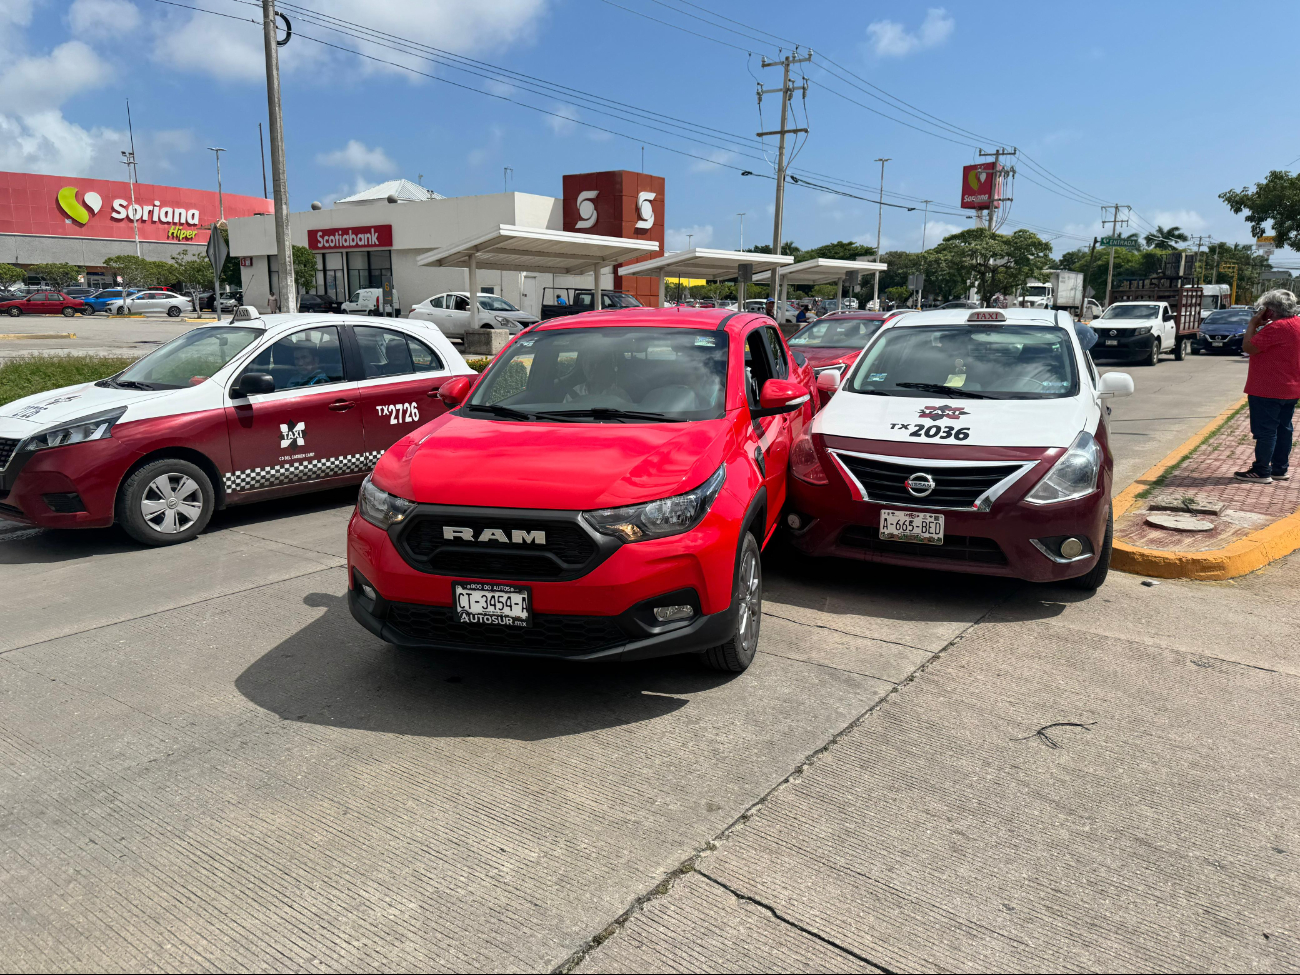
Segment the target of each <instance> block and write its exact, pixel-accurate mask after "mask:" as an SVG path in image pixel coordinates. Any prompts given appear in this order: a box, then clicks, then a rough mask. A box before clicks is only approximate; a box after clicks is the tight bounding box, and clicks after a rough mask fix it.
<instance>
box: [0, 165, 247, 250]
mask: <svg viewBox="0 0 1300 975" xmlns="http://www.w3.org/2000/svg"><path fill="white" fill-rule="evenodd" d="M224 203H225V215H226V217H227V219H229V218H231V217H251V216H252V215H253V214H256V213H270V212H271V209H272V204H271V201H270V200H265V199H262V198H261V197H257V196H239V195H238V194H235V193H227V194H225V200H224ZM220 215H221V206H220V204H219V203H218V200H217V194H216V193H213V192H209V191H208V190H187V189H181V188H179V187H175V186H158V185H155V184H153V183H136V184H135V185H134V186H132V185H131V184H130V183H122V182H118V181H117V180H109V179H80V178H77V177H71V176H44V175H41V174H37V173H0V234H23V235H29V236H43V237H82V238H87V237H88V238H101V239H106V240H134V239H135V237H136V235H137V234H138V235H139V237H140V239H141V240H154V241H181V242H188V241H193V242H195V243H205V242H206V241H207V239H208V227H209V226H211V225H212V224H213V223H215V222H216V221H217V220H218V219H220Z"/></svg>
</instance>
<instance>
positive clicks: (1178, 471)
mask: <svg viewBox="0 0 1300 975" xmlns="http://www.w3.org/2000/svg"><path fill="white" fill-rule="evenodd" d="M1293 454H1294V451H1293ZM1254 458H1255V441H1254V439H1253V438H1252V437H1251V435H1250V414H1249V411H1248V410H1247V409H1246V408H1244V407H1243V408H1242V409H1241V410H1240V411H1238V412H1237V413H1236V414H1234V415H1233V416H1232V417H1231V418H1230V419H1229V420H1228V421H1227V422H1226V423H1225V424H1224V425H1223V427H1222V428H1221V429H1220V430H1219V431H1218V432H1217V433H1215V434H1214V435H1213V436H1211V437H1210V438H1209V439H1207V440H1206V441H1205V442H1204V443H1202V444H1201V445H1200V446H1198V447H1197V448H1196V449H1195V450H1194V451H1193V452H1192V454H1191V455H1190V456H1189V457H1188V458H1187V459H1186V460H1184V461H1183V462H1182V463H1181V464H1179V465H1178V466H1177V467H1176V468H1175V469H1174V470H1173V472H1172V473H1170V474H1169V475H1168V476H1167V477H1166V478H1165V479H1164V481H1163V483H1160V484H1158V485H1157V486H1156V487H1155V488H1154V489H1151V490H1148V491H1147V492H1144V493H1145V494H1146V497H1144V498H1142V499H1141V500H1140V501H1139V502H1138V503H1136V504H1134V505H1133V506H1132V507H1131V508H1130V509H1129V510H1128V511H1127V512H1125V513H1124V514H1123V515H1122V516H1121V517H1120V518H1119V520H1118V521H1117V523H1116V526H1115V535H1116V538H1117V540H1119V541H1122V542H1126V543H1128V544H1130V545H1134V546H1138V547H1141V548H1147V549H1158V550H1162V551H1170V552H1208V551H1213V550H1216V549H1221V548H1224V547H1225V546H1227V545H1229V544H1231V543H1232V542H1236V541H1239V540H1241V539H1243V538H1245V537H1246V536H1248V535H1250V534H1251V533H1253V532H1256V531H1259V530H1260V529H1261V528H1265V527H1267V526H1269V525H1271V524H1273V523H1274V522H1276V521H1278V520H1280V519H1282V518H1286V517H1288V516H1290V515H1292V514H1294V513H1295V512H1296V511H1297V510H1300V479H1296V478H1292V479H1291V480H1288V481H1275V482H1274V483H1272V484H1258V483H1252V482H1249V481H1239V480H1237V479H1236V478H1234V477H1233V473H1234V472H1235V471H1241V470H1245V469H1247V468H1248V467H1250V466H1251V465H1252V464H1253V462H1254ZM1179 508H1181V509H1182V511H1181V512H1180V511H1178V509H1179ZM1171 509H1173V510H1171ZM1216 509H1217V510H1216ZM1170 514H1181V515H1182V516H1184V517H1189V518H1190V519H1191V521H1192V522H1194V523H1199V524H1198V526H1197V527H1198V529H1200V528H1205V529H1206V530H1177V529H1171V528H1167V527H1160V526H1157V525H1154V524H1151V523H1150V519H1151V518H1152V517H1153V516H1154V517H1155V518H1156V519H1157V520H1159V519H1160V518H1162V517H1163V516H1168V515H1170ZM1207 526H1208V527H1207Z"/></svg>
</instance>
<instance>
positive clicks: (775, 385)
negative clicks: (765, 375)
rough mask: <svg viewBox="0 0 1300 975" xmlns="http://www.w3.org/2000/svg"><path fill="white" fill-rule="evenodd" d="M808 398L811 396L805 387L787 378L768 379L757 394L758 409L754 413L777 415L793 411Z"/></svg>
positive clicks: (757, 414)
mask: <svg viewBox="0 0 1300 975" xmlns="http://www.w3.org/2000/svg"><path fill="white" fill-rule="evenodd" d="M809 399H811V397H810V396H809V395H808V390H807V388H806V387H804V386H801V385H799V384H798V383H792V382H790V380H788V379H769V380H768V381H767V382H765V383H763V389H762V390H761V391H760V392H759V394H758V410H757V411H756V412H755V414H754V415H756V416H778V415H779V414H782V413H793V412H794V411H795V410H797V409H799V408H800V407H801V406H803V405H804V403H807V402H808V400H809Z"/></svg>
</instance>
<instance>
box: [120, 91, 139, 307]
mask: <svg viewBox="0 0 1300 975" xmlns="http://www.w3.org/2000/svg"><path fill="white" fill-rule="evenodd" d="M126 130H127V132H128V133H130V136H131V151H130V152H129V153H128V152H124V153H122V155H123V156H125V157H126V158H125V159H124V160H123V163H122V164H123V165H124V166H126V178H127V180H128V181H129V182H130V183H131V210H130V211H128V212H129V213H134V214H136V215H135V216H132V217H131V229H132V230H133V231H135V256H136V257H139V256H140V219H139V216H138V214H139V212H140V211H139V210H138V209H136V205H135V184H136V182H137V181H138V180H139V179H140V169H139V167H138V166H136V164H135V127H134V126H132V125H131V99H129V98H128V99H127V100H126ZM122 300H123V301H125V300H126V288H125V285H124V286H123V290H122Z"/></svg>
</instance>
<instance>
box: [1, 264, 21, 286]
mask: <svg viewBox="0 0 1300 975" xmlns="http://www.w3.org/2000/svg"><path fill="white" fill-rule="evenodd" d="M26 277H27V272H26V271H24V270H23V269H22V268H20V267H14V266H13V265H12V264H0V288H11V287H13V286H14V285H15V284H17V283H18V282H19V281H22V280H23V279H24V278H26Z"/></svg>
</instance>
